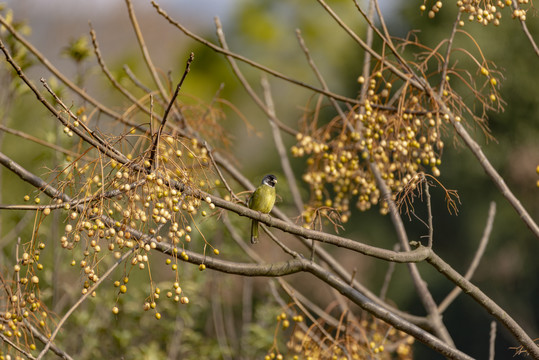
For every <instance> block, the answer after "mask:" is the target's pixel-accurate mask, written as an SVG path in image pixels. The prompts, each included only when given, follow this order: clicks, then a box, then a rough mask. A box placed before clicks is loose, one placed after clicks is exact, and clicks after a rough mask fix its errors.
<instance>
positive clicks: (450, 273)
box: [427, 251, 539, 359]
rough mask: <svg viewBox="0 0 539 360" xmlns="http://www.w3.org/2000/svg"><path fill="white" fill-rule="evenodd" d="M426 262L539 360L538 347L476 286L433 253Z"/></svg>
mask: <svg viewBox="0 0 539 360" xmlns="http://www.w3.org/2000/svg"><path fill="white" fill-rule="evenodd" d="M427 261H428V262H429V263H430V264H431V265H432V266H433V267H434V268H435V269H436V270H438V271H439V272H440V273H441V274H442V275H444V276H445V277H446V278H448V279H449V280H450V281H451V282H453V283H454V284H457V285H458V286H459V287H460V288H461V289H462V290H463V291H464V293H466V294H467V295H469V296H471V297H472V298H473V299H474V300H475V301H476V302H477V303H478V304H479V305H481V306H482V307H484V308H485V309H486V310H487V311H488V312H489V313H490V314H491V315H492V316H494V317H495V318H496V319H498V321H500V322H501V323H502V324H504V326H505V327H506V328H507V329H508V330H509V331H510V332H511V333H512V334H513V336H514V337H515V338H516V339H517V341H518V342H519V343H520V344H522V346H523V347H524V348H525V349H526V351H527V352H528V354H530V356H532V357H533V358H535V359H539V346H537V344H536V343H535V342H534V341H533V340H532V339H531V337H530V336H529V335H528V334H526V332H525V331H524V329H522V327H521V326H520V325H519V324H518V323H517V322H516V321H515V320H514V319H513V318H512V317H510V316H509V315H508V314H507V312H506V311H505V310H504V309H502V308H501V307H500V306H499V305H498V304H496V303H495V302H494V301H493V300H492V299H490V298H489V297H488V296H487V295H486V294H485V293H484V292H482V291H481V289H479V288H478V287H477V286H475V285H474V284H472V283H471V282H470V281H468V280H466V279H465V278H464V277H463V276H461V275H460V274H459V273H458V272H457V271H456V270H455V269H453V268H452V267H451V266H450V265H449V264H448V263H446V262H445V261H444V260H443V259H442V258H441V257H439V256H438V255H437V254H436V253H435V252H434V251H431V252H430V256H429V257H428V259H427Z"/></svg>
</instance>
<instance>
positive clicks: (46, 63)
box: [0, 16, 125, 121]
mask: <svg viewBox="0 0 539 360" xmlns="http://www.w3.org/2000/svg"><path fill="white" fill-rule="evenodd" d="M0 23H1V24H2V25H3V26H4V27H5V28H6V29H7V30H8V31H9V32H10V33H11V35H13V37H14V38H15V39H17V41H18V42H19V43H20V44H21V45H23V46H24V47H25V48H26V49H28V50H29V51H30V52H31V53H32V54H34V56H35V57H36V58H37V59H38V60H39V62H40V63H42V64H43V65H44V66H45V67H46V68H47V69H49V71H50V72H51V73H53V74H54V76H56V77H57V78H58V79H59V80H60V81H61V82H63V83H64V84H65V85H66V86H67V87H68V88H70V89H71V90H73V92H75V93H76V94H77V95H79V96H80V97H82V98H83V99H84V100H86V101H87V102H89V103H90V104H92V105H94V106H95V107H96V108H98V109H99V110H100V111H102V112H103V113H105V114H107V115H109V116H111V117H113V118H115V119H118V120H120V121H125V119H124V118H123V117H122V115H120V114H119V113H117V112H115V111H114V110H112V109H110V108H108V107H106V106H105V105H103V104H102V103H100V102H99V101H97V100H96V99H94V98H93V97H91V96H90V95H89V94H88V93H87V92H86V91H84V90H83V89H81V88H79V87H78V86H77V85H75V83H73V82H72V81H71V80H69V78H68V77H67V76H65V75H64V74H62V72H60V71H59V70H58V69H57V68H56V67H55V66H54V65H53V64H52V63H51V62H50V61H49V60H48V59H47V58H46V57H45V56H44V55H43V54H42V53H41V52H39V50H37V49H36V48H35V47H34V46H33V45H32V44H31V43H30V42H28V40H26V39H25V38H24V36H22V35H21V34H20V33H19V32H18V31H17V30H15V28H14V27H13V26H11V24H10V23H9V22H7V21H6V19H5V18H4V17H2V16H0Z"/></svg>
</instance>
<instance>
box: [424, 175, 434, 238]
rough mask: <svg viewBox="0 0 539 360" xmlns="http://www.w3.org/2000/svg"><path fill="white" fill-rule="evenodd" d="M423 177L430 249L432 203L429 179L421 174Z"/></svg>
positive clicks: (432, 231) (432, 235) (432, 236)
mask: <svg viewBox="0 0 539 360" xmlns="http://www.w3.org/2000/svg"><path fill="white" fill-rule="evenodd" d="M422 176H423V178H424V179H425V182H424V184H425V195H426V197H427V222H428V228H429V235H428V236H429V239H428V245H427V247H429V248H430V249H432V242H433V240H434V227H433V225H432V204H431V198H430V192H429V181H428V180H427V179H426V178H425V175H422Z"/></svg>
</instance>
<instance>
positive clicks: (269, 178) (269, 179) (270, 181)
mask: <svg viewBox="0 0 539 360" xmlns="http://www.w3.org/2000/svg"><path fill="white" fill-rule="evenodd" d="M262 184H264V185H268V186H270V187H275V184H277V178H276V177H275V175H271V174H270V175H266V176H264V178H263V179H262Z"/></svg>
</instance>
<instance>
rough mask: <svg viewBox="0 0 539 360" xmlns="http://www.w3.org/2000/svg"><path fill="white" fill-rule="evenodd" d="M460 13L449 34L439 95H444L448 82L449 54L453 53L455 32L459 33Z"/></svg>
mask: <svg viewBox="0 0 539 360" xmlns="http://www.w3.org/2000/svg"><path fill="white" fill-rule="evenodd" d="M460 15H461V12H460V11H458V12H457V18H456V19H455V22H454V23H453V29H452V30H451V35H449V40H448V41H447V49H446V52H445V59H444V64H443V67H442V75H441V77H440V85H439V88H438V96H440V97H442V94H443V92H444V87H445V83H446V79H445V78H446V77H447V69H448V67H449V56H450V55H451V51H452V50H453V40H454V39H455V34H456V33H457V26H458V23H459V21H460Z"/></svg>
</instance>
